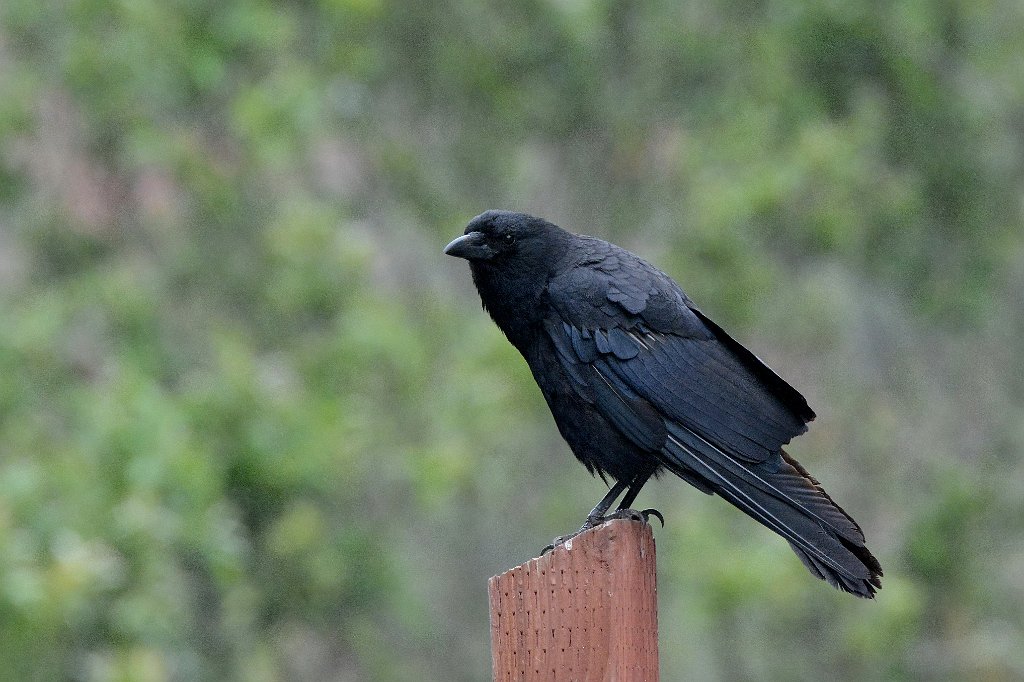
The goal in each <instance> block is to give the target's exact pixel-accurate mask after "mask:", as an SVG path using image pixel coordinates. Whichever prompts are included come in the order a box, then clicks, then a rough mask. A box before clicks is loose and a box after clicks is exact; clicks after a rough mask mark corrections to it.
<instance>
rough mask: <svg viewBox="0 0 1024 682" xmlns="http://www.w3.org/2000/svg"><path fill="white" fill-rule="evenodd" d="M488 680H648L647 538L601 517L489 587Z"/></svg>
mask: <svg viewBox="0 0 1024 682" xmlns="http://www.w3.org/2000/svg"><path fill="white" fill-rule="evenodd" d="M487 587H488V594H489V597H490V611H491V657H492V659H493V666H494V668H493V669H494V680H495V682H508V681H512V680H514V681H516V682H522V681H524V680H530V681H531V682H533V681H536V680H547V681H550V682H566V681H570V680H615V681H617V682H634V681H635V682H651V681H654V682H657V679H658V606H657V585H656V582H655V556H654V536H653V534H652V533H651V527H650V526H649V525H647V524H646V523H641V522H639V521H629V520H615V521H609V522H608V523H605V524H603V525H601V526H598V527H597V528H594V529H592V530H589V531H587V532H586V533H583V534H581V535H578V536H576V537H575V538H573V539H572V540H571V541H569V542H567V543H565V544H564V545H562V546H561V547H558V548H556V549H555V550H554V551H552V552H549V553H548V554H546V555H545V556H542V557H538V558H536V559H531V560H530V561H528V562H526V563H525V564H522V565H521V566H517V567H516V568H513V569H512V570H510V571H506V572H505V573H502V574H501V575H496V576H494V577H493V578H491V579H490V581H489V582H488V586H487Z"/></svg>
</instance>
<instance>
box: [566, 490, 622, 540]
mask: <svg viewBox="0 0 1024 682" xmlns="http://www.w3.org/2000/svg"><path fill="white" fill-rule="evenodd" d="M632 485H633V483H632V481H616V482H615V485H613V486H612V488H611V490H609V491H608V494H607V495H605V496H604V497H602V498H601V501H600V502H598V503H597V504H596V505H595V506H594V508H593V509H591V510H590V513H589V514H587V520H586V521H584V522H583V527H582V528H580V529H579V531H578V532H580V533H582V532H583V531H585V530H587V529H589V528H593V527H594V526H599V525H601V521H603V520H604V515H605V513H606V512H607V511H608V509H609V508H610V507H611V506H612V504H613V503H614V502H615V500H616V498H618V496H619V495H621V494H622V491H623V490H625V489H626V488H628V487H630V486H632ZM626 495H627V496H628V495H629V493H628V492H627V493H626Z"/></svg>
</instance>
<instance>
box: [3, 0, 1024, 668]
mask: <svg viewBox="0 0 1024 682" xmlns="http://www.w3.org/2000/svg"><path fill="white" fill-rule="evenodd" d="M1022 45H1024V6H1022V5H1021V4H1020V3H1018V2H1005V1H1003V0H992V1H989V2H980V3H979V2H966V1H963V0H920V1H913V0H911V1H908V2H901V3H884V2H869V3H843V2H831V1H827V0H820V1H816V0H812V1H811V2H797V1H796V0H768V1H767V2H757V3H749V4H743V3H720V2H709V1H708V0H696V1H693V2H689V1H688V2H680V3H676V2H664V1H660V0H650V1H645V2H633V3H623V2H613V1H611V0H529V1H527V2H522V3H503V2H477V1H476V0H445V1H440V0H438V1H434V2H427V1H422V2H405V1H394V0H306V1H303V2H299V1H292V2H269V1H268V0H224V1H223V2H219V3H210V2H202V1H200V0H69V1H67V2H38V1H36V0H5V1H4V2H3V3H2V5H0V671H3V672H0V676H3V677H4V678H6V679H12V680H14V679H17V680H81V681H89V682H93V681H95V682H99V681H107V680H146V681H162V680H168V681H177V680H246V681H256V682H259V681H261V680H350V679H351V680H403V679H408V680H480V679H486V678H487V677H488V675H489V653H488V639H487V612H486V599H485V581H486V579H487V577H488V576H490V575H491V574H494V573H497V572H499V571H501V570H504V569H506V568H508V567H510V566H512V565H514V564H517V563H519V562H520V561H522V560H525V559H527V558H528V557H530V556H533V555H534V553H535V552H536V551H537V550H538V549H539V548H540V547H541V546H542V545H544V544H545V543H546V542H547V541H548V539H549V538H551V537H552V536H554V535H557V534H559V533H562V532H565V531H567V530H569V529H570V528H572V527H574V524H577V523H578V522H579V521H580V518H581V516H582V515H583V514H584V513H585V511H586V510H587V509H589V507H590V505H592V504H593V502H594V501H596V500H597V498H598V497H600V495H601V494H602V490H603V488H602V486H601V484H600V482H599V481H594V480H591V479H589V477H587V476H586V474H585V472H584V471H583V470H582V468H580V467H579V466H578V465H577V464H576V463H575V462H574V461H573V460H572V458H571V456H570V454H569V452H568V450H567V448H566V446H565V445H564V444H563V443H562V442H561V441H560V439H559V438H558V436H557V433H556V431H555V429H554V426H553V423H552V422H551V419H550V417H549V416H548V414H547V410H546V408H545V406H544V405H543V401H542V399H541V398H540V395H539V392H538V391H537V389H536V387H535V386H534V385H533V383H532V380H531V378H530V377H529V375H528V372H527V370H526V368H525V365H524V363H523V362H522V360H521V359H520V358H519V357H518V356H517V355H516V354H515V351H514V350H513V349H512V348H511V347H509V346H508V344H507V343H506V342H505V340H504V339H503V338H502V337H501V335H500V333H499V332H498V331H497V330H496V329H495V328H494V327H493V325H492V324H491V322H490V320H489V319H487V317H486V315H484V314H483V313H482V312H481V311H480V309H479V306H478V303H477V299H476V295H475V292H474V291H473V290H472V287H471V284H470V281H469V276H468V272H467V269H466V267H465V264H464V263H462V262H458V261H456V260H455V259H449V258H445V257H444V256H442V255H441V248H442V247H443V246H444V244H445V243H446V242H447V241H448V240H449V239H450V238H452V237H453V236H455V235H456V234H458V233H459V232H460V231H461V230H462V227H463V226H464V225H465V223H466V222H467V221H468V219H469V218H471V217H472V216H473V215H475V214H477V213H479V212H481V211H483V210H485V209H487V208H495V207H504V208H516V209H520V210H527V211H530V212H533V213H536V214H540V215H544V216H546V217H548V218H550V219H552V220H554V221H555V222H558V223H560V224H562V225H563V226H564V227H567V228H569V229H573V230H575V231H579V232H585V233H589V234H594V235H598V236H601V237H605V238H608V239H611V240H613V241H616V242H617V243H620V244H622V245H623V246H625V247H627V248H630V249H632V250H635V251H637V252H639V253H640V254H642V255H644V256H646V257H647V258H649V259H650V260H653V261H654V262H655V263H657V264H658V265H660V266H661V267H662V268H663V269H665V270H666V271H668V272H669V273H671V274H673V275H674V276H676V278H677V279H678V280H679V281H680V282H681V283H682V284H683V286H684V287H685V288H686V289H687V291H688V293H690V295H691V296H692V297H693V298H694V299H695V300H697V301H698V303H700V304H701V305H702V307H703V308H704V309H705V311H706V312H708V313H709V314H710V315H712V316H713V317H714V318H715V319H717V320H718V321H719V322H720V323H722V324H723V325H724V326H726V327H727V328H728V329H729V330H731V331H732V332H733V333H734V334H735V335H736V336H737V337H739V338H740V339H742V340H743V341H744V342H746V343H747V344H748V345H750V346H751V347H752V348H754V349H755V351H756V352H758V353H759V354H760V355H762V357H765V358H766V359H767V360H768V361H769V363H770V364H772V365H773V366H774V367H776V369H778V370H779V371H780V373H781V374H782V375H783V376H785V377H787V378H789V379H790V380H791V381H792V382H793V383H794V384H795V385H796V386H797V387H799V388H800V389H801V390H802V391H803V392H804V393H805V394H806V395H807V396H808V397H809V399H810V401H811V403H812V405H813V406H814V407H816V408H817V410H818V413H819V418H818V421H817V422H816V423H815V424H814V425H813V428H812V431H811V433H810V434H808V435H807V436H804V437H801V438H800V439H798V441H797V442H795V443H794V444H793V446H792V449H791V452H792V453H793V454H794V455H795V456H797V457H798V458H799V459H800V460H801V461H802V462H804V464H805V465H807V466H808V468H810V469H811V470H812V471H813V472H815V474H816V475H817V476H818V477H819V478H820V479H821V480H822V481H823V482H824V483H825V484H826V486H827V488H828V490H829V491H830V492H831V493H832V494H833V496H834V497H835V498H836V499H838V500H839V501H841V503H842V504H843V505H844V506H845V507H846V508H847V509H848V510H849V511H851V513H853V514H854V515H855V516H856V518H857V519H858V520H859V521H860V522H861V524H862V525H863V526H864V528H865V530H866V532H867V535H868V538H869V541H870V546H871V547H872V549H873V550H874V551H875V553H876V554H877V555H878V556H879V557H880V559H881V561H882V563H883V565H884V567H885V569H886V578H885V588H884V589H883V590H882V592H881V593H880V594H879V598H878V599H877V600H875V602H863V601H859V600H855V599H853V598H850V597H848V596H846V595H842V594H839V593H837V592H834V591H832V590H830V589H829V588H828V587H827V586H826V585H824V584H823V583H819V582H817V581H815V580H813V579H812V578H811V577H810V576H808V575H807V573H806V571H805V569H804V568H803V566H802V565H801V564H800V563H799V561H798V560H797V559H796V558H795V557H794V556H793V555H792V553H791V552H790V550H789V548H788V547H787V546H786V544H785V543H784V542H782V541H780V540H779V539H778V538H775V537H774V536H772V535H770V534H769V533H768V532H766V531H765V530H763V529H762V528H760V527H758V526H756V524H753V523H751V522H750V521H749V520H748V519H746V518H745V517H743V516H742V515H740V514H739V513H737V512H735V511H733V510H732V509H731V508H729V507H728V505H726V504H725V503H723V502H722V501H721V500H718V499H714V498H708V497H705V496H703V495H701V494H699V493H697V492H696V491H694V490H692V489H690V488H689V487H687V486H686V485H685V484H683V483H681V482H679V481H675V480H662V481H660V482H656V483H653V484H651V485H650V486H649V488H648V489H647V490H646V491H645V493H644V495H643V496H642V497H641V500H640V503H641V504H643V505H644V506H657V507H659V508H660V509H661V510H662V511H663V512H665V515H666V517H667V519H668V525H667V527H666V528H665V529H664V530H661V529H658V530H657V531H656V536H657V540H658V544H659V553H660V556H659V572H660V575H659V579H660V585H659V587H660V590H659V593H660V594H659V597H660V604H661V615H660V619H661V658H662V671H663V679H666V680H675V679H701V680H716V679H720V680H738V679H764V680H781V679H786V680H796V679H835V680H842V679H848V680H867V679H886V680H902V679H906V680H911V679H950V680H965V679H984V680H1015V679H1021V678H1024V633H1022V613H1024V513H1022V507H1024V504H1022V500H1024V464H1022V458H1021V453H1022V451H1024V418H1022V417H1024V363H1022V361H1021V359H1020V358H1021V351H1022V345H1021V341H1020V339H1021V338H1024V304H1022V300H1024V299H1022V291H1024V233H1022V207H1024V202H1022V196H1024V194H1022V190H1024V78H1022V76H1021V74H1022V73H1024V49H1022V48H1021V46H1022Z"/></svg>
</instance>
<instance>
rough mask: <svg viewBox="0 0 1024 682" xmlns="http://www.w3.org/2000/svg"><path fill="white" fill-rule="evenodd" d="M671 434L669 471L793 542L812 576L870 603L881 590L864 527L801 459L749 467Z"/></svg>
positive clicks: (696, 439) (673, 427) (686, 435)
mask: <svg viewBox="0 0 1024 682" xmlns="http://www.w3.org/2000/svg"><path fill="white" fill-rule="evenodd" d="M668 432H669V437H668V440H667V443H666V446H665V448H664V450H663V454H664V455H665V457H666V460H665V464H666V466H667V468H669V469H670V470H672V471H674V472H676V473H680V474H681V472H686V473H687V476H686V478H692V477H693V476H694V474H696V476H697V477H699V478H700V479H703V480H704V481H706V482H707V487H710V488H712V489H713V490H714V492H715V493H717V494H718V495H720V496H721V497H723V498H725V499H726V500H727V501H729V502H730V503H732V504H733V505H735V506H736V507H738V508H739V509H740V510H741V511H743V512H744V513H746V514H747V515H749V516H751V517H752V518H754V519H755V520H757V521H758V522H760V523H761V524H763V525H764V526H766V527H768V528H769V529H771V530H772V531H774V532H776V533H778V534H779V535H781V536H782V537H784V538H785V539H786V540H788V541H789V543H790V545H791V546H792V547H793V550H794V551H795V552H796V554H797V556H799V557H800V559H801V561H803V563H804V565H805V566H807V568H808V569H809V570H810V571H811V573H813V574H814V575H816V576H818V577H819V578H821V579H823V580H825V581H826V582H828V583H829V584H830V585H832V586H833V587H836V588H838V589H840V590H843V591H845V592H850V593H852V594H855V595H858V596H861V597H867V598H870V597H872V596H874V593H875V590H876V589H878V588H881V580H880V578H881V576H882V569H881V566H880V565H879V563H878V560H877V559H875V557H874V556H872V555H871V552H869V551H868V549H867V547H865V546H864V535H863V533H862V532H861V530H860V527H859V526H858V525H857V524H856V522H855V521H854V520H853V519H852V518H850V516H849V515H848V514H847V513H846V512H845V511H843V510H842V508H841V507H839V506H838V505H836V504H835V502H833V501H832V499H831V498H830V497H829V496H828V495H827V494H825V492H824V491H823V490H822V489H821V487H820V485H818V482H817V481H815V480H814V479H813V478H812V477H811V476H810V475H809V474H807V472H806V470H804V469H803V467H801V466H800V465H799V464H798V463H796V460H793V459H791V458H790V457H789V456H787V455H785V453H783V457H782V459H781V460H780V461H779V462H777V463H776V466H771V467H761V466H756V465H755V466H750V465H747V464H744V463H742V462H739V461H737V460H736V459H734V458H732V457H730V456H729V455H728V454H726V453H724V452H722V451H721V450H720V449H719V448H717V447H715V446H714V445H712V444H711V443H709V442H707V441H706V440H704V439H703V438H701V437H700V436H699V435H697V434H695V433H693V432H692V431H689V430H688V429H685V428H684V427H682V426H680V425H678V424H669V425H668Z"/></svg>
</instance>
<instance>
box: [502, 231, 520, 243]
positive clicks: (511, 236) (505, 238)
mask: <svg viewBox="0 0 1024 682" xmlns="http://www.w3.org/2000/svg"><path fill="white" fill-rule="evenodd" d="M501 240H502V241H503V242H505V246H512V245H513V244H515V243H516V236H515V235H514V234H512V233H511V232H506V233H505V236H503V237H502V238H501Z"/></svg>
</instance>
